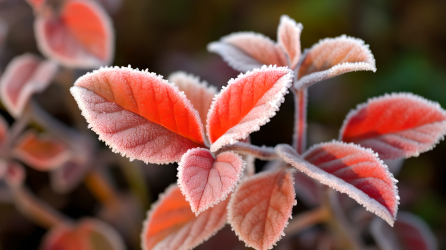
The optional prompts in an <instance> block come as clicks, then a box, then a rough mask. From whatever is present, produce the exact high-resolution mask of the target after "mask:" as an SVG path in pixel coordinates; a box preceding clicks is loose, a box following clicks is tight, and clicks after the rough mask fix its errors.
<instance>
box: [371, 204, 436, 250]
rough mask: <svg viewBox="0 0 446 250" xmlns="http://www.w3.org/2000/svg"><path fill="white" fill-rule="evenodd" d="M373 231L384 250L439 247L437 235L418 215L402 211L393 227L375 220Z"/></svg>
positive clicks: (416, 249) (422, 249)
mask: <svg viewBox="0 0 446 250" xmlns="http://www.w3.org/2000/svg"><path fill="white" fill-rule="evenodd" d="M371 232H372V235H373V237H374V238H375V240H376V242H377V243H378V246H379V247H380V248H381V249H383V250H394V249H406V250H435V249H438V246H437V241H436V240H435V236H434V234H433V233H432V231H431V230H430V229H429V227H428V226H427V225H426V223H425V222H424V221H423V220H421V219H420V218H418V217H417V216H415V215H413V214H411V213H408V212H400V213H399V214H398V218H397V220H396V222H395V226H394V227H393V228H391V227H389V226H388V225H386V224H384V223H382V221H381V220H376V219H375V220H373V221H372V225H371Z"/></svg>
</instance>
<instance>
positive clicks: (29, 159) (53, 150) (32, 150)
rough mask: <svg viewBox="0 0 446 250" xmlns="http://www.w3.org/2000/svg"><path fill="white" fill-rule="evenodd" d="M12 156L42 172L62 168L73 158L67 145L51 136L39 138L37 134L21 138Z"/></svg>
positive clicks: (31, 133) (29, 134) (28, 134)
mask: <svg viewBox="0 0 446 250" xmlns="http://www.w3.org/2000/svg"><path fill="white" fill-rule="evenodd" d="M12 154H13V156H14V157H16V158H17V159H19V160H21V161H23V162H25V163H26V164H28V165H30V166H31V167H33V168H35V169H37V170H40V171H48V170H51V169H54V168H57V167H60V166H61V164H63V163H64V162H65V161H67V160H68V159H69V158H70V156H71V154H70V151H69V149H68V148H67V147H66V146H65V144H63V143H62V142H60V141H59V140H57V139H56V138H53V137H51V136H50V135H43V136H37V134H36V133H35V132H28V133H26V134H25V135H23V136H21V137H20V138H19V139H18V140H17V143H16V145H15V146H14V148H13V150H12Z"/></svg>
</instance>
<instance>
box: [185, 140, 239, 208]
mask: <svg viewBox="0 0 446 250" xmlns="http://www.w3.org/2000/svg"><path fill="white" fill-rule="evenodd" d="M244 168H245V162H243V160H242V159H241V158H240V157H239V156H238V155H236V154H234V153H232V152H224V153H221V154H219V155H217V157H216V158H215V159H214V157H213V156H212V154H211V153H210V152H209V150H207V149H203V148H194V149H190V150H189V151H187V153H185V154H184V155H183V157H182V158H181V162H180V163H179V164H178V186H179V187H180V189H181V192H182V193H183V194H184V196H185V197H186V200H187V201H189V203H190V207H191V209H192V212H194V213H195V215H197V216H198V215H199V214H200V213H201V212H203V211H205V210H206V209H208V208H210V207H212V206H214V205H216V204H218V203H219V202H220V201H222V200H225V199H226V198H227V197H228V195H229V194H230V193H231V192H232V191H234V188H235V186H236V184H237V182H238V181H239V180H240V178H241V176H242V174H243V169H244Z"/></svg>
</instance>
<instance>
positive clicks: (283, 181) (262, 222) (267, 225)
mask: <svg viewBox="0 0 446 250" xmlns="http://www.w3.org/2000/svg"><path fill="white" fill-rule="evenodd" d="M294 198H295V193H294V185H293V177H292V173H291V172H290V171H288V170H286V169H285V168H279V169H276V170H273V171H268V172H263V173H260V174H257V175H254V176H252V177H250V178H247V179H246V180H244V181H243V182H242V183H241V184H240V185H239V186H238V187H237V189H236V191H235V192H234V194H233V195H232V196H231V200H230V202H229V205H228V221H229V223H230V224H231V226H232V230H234V231H235V233H236V234H237V235H238V236H239V238H240V240H242V241H244V242H245V243H246V245H247V246H250V247H253V248H255V249H270V248H272V247H273V246H274V245H275V244H276V242H277V241H279V240H280V238H281V237H282V236H283V235H284V233H283V229H284V228H285V227H286V226H287V224H288V219H289V218H290V217H291V213H292V209H293V206H294V205H296V200H295V199H294Z"/></svg>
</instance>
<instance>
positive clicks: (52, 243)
mask: <svg viewBox="0 0 446 250" xmlns="http://www.w3.org/2000/svg"><path fill="white" fill-rule="evenodd" d="M39 249H42V250H62V249H63V250H103V249H109V250H124V249H125V246H124V243H123V241H122V239H121V237H120V236H119V234H118V233H117V232H116V231H115V230H114V229H113V228H112V227H110V226H109V225H107V224H105V223H103V222H101V221H99V220H96V219H83V220H81V221H80V222H79V223H78V224H76V225H74V226H68V225H65V224H62V225H59V226H56V227H54V228H53V229H51V231H50V232H49V233H47V235H46V236H45V237H44V239H43V242H42V245H41V246H40V248H39Z"/></svg>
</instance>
